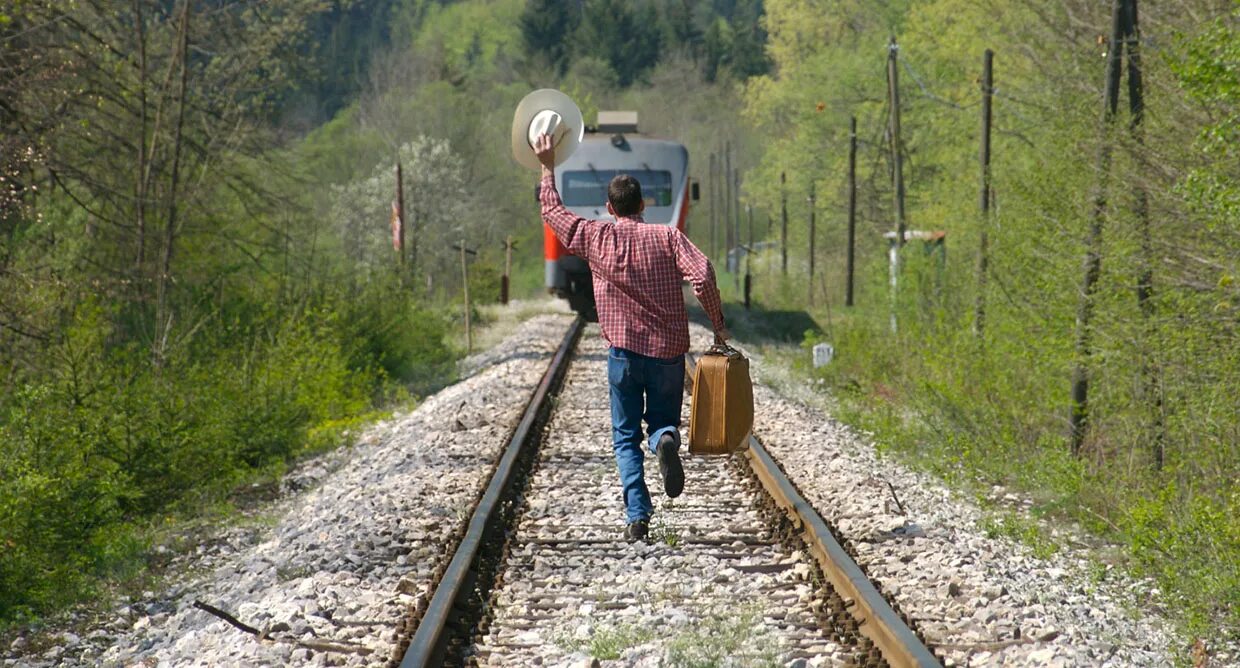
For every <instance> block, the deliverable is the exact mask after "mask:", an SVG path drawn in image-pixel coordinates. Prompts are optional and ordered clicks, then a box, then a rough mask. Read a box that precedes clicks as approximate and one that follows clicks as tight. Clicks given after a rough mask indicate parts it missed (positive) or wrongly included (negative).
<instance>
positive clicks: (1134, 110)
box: [1123, 0, 1167, 471]
mask: <svg viewBox="0 0 1240 668" xmlns="http://www.w3.org/2000/svg"><path fill="white" fill-rule="evenodd" d="M1125 4H1126V5H1127V11H1126V12H1125V13H1124V26H1123V32H1124V48H1125V52H1126V54H1127V61H1128V114H1129V119H1128V129H1129V132H1130V133H1131V135H1132V147H1133V152H1134V154H1135V155H1134V160H1133V162H1134V163H1135V164H1136V165H1138V166H1140V167H1145V166H1146V162H1145V153H1144V148H1145V134H1144V131H1143V129H1142V121H1143V120H1144V119H1145V90H1144V85H1143V83H1142V79H1141V49H1140V47H1141V29H1140V21H1139V20H1138V18H1137V17H1138V13H1137V0H1127V2H1126V3H1125ZM1132 187H1133V200H1134V204H1133V206H1134V208H1135V211H1134V213H1135V214H1136V219H1137V228H1138V230H1139V232H1140V237H1141V259H1140V267H1139V268H1138V272H1137V306H1138V307H1139V308H1140V309H1141V317H1142V319H1143V320H1144V321H1145V322H1144V325H1145V327H1144V330H1145V335H1144V338H1145V340H1146V341H1147V342H1149V341H1151V340H1152V338H1153V334H1154V327H1155V326H1154V324H1153V316H1154V302H1153V300H1152V299H1151V298H1152V297H1153V296H1154V246H1153V241H1152V239H1151V237H1150V210H1149V194H1148V193H1147V192H1146V190H1145V186H1144V184H1142V183H1141V182H1140V180H1137V181H1135V182H1134V183H1133V186H1132ZM1141 375H1142V377H1143V379H1144V393H1145V401H1146V403H1147V404H1148V405H1149V407H1150V414H1151V415H1150V417H1151V420H1150V422H1151V424H1150V427H1151V429H1150V432H1151V433H1150V449H1151V453H1150V454H1151V459H1152V461H1153V465H1154V469H1155V470H1159V471H1160V470H1162V467H1163V462H1164V460H1165V458H1166V440H1167V433H1166V425H1165V422H1164V420H1163V400H1162V376H1161V373H1160V371H1159V370H1158V364H1157V363H1156V362H1155V359H1154V351H1153V350H1147V351H1145V352H1144V353H1143V354H1142V361H1141Z"/></svg>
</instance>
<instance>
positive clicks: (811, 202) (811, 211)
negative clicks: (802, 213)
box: [809, 181, 815, 306]
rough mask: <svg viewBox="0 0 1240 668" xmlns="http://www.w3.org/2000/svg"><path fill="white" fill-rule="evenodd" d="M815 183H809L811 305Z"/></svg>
mask: <svg viewBox="0 0 1240 668" xmlns="http://www.w3.org/2000/svg"><path fill="white" fill-rule="evenodd" d="M814 201H815V197H814V182H813V181H810V182H809V305H810V306H813V305H814V208H815V207H814Z"/></svg>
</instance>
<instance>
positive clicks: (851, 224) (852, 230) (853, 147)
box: [844, 116, 857, 306]
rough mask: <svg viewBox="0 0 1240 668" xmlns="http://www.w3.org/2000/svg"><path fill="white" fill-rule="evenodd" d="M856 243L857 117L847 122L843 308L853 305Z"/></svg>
mask: <svg viewBox="0 0 1240 668" xmlns="http://www.w3.org/2000/svg"><path fill="white" fill-rule="evenodd" d="M856 242H857V117H856V116H853V117H852V118H850V119H849V121H848V266H847V273H848V277H847V283H846V285H847V287H846V289H845V294H844V304H845V306H852V305H853V251H854V249H855V248H856Z"/></svg>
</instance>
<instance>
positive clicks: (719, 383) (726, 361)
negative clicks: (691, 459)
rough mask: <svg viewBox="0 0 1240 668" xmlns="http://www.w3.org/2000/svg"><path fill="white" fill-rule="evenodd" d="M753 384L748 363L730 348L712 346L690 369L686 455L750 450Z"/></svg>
mask: <svg viewBox="0 0 1240 668" xmlns="http://www.w3.org/2000/svg"><path fill="white" fill-rule="evenodd" d="M752 429H753V383H752V382H751V381H750V380H749V360H748V359H745V356H744V355H742V354H741V353H740V351H739V350H736V349H735V348H732V347H731V346H726V345H724V346H712V347H711V349H710V350H708V351H707V352H706V354H705V355H702V358H701V359H699V360H698V363H697V367H696V368H695V369H694V370H693V399H692V400H691V401H690V403H689V453H690V454H694V455H730V454H732V453H734V452H740V451H741V450H744V449H746V448H748V447H749V433H750V431H751V430H752Z"/></svg>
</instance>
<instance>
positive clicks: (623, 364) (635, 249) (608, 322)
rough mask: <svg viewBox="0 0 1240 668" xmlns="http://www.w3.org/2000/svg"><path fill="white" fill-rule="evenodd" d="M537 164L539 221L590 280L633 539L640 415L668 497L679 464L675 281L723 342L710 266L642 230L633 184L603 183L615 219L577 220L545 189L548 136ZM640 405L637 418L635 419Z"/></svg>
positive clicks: (679, 243) (641, 475)
mask: <svg viewBox="0 0 1240 668" xmlns="http://www.w3.org/2000/svg"><path fill="white" fill-rule="evenodd" d="M534 152H535V154H536V155H537V156H538V161H539V162H540V163H541V164H542V182H541V184H540V187H539V201H541V202H542V218H543V221H544V222H546V223H547V225H549V226H550V227H551V229H552V230H554V231H555V236H556V237H557V238H559V240H560V243H562V244H564V247H565V248H567V249H568V251H569V252H570V253H572V254H574V255H576V256H578V257H581V258H584V259H585V260H586V261H587V262H588V263H589V264H590V271H591V273H592V274H593V276H594V298H595V301H596V306H597V308H598V322H599V327H600V329H602V331H603V338H604V339H606V340H607V342H608V343H610V344H611V350H610V351H609V352H608V355H607V382H608V384H609V385H610V386H611V432H612V446H613V448H614V449H615V452H616V464H617V465H618V467H619V469H620V484H621V486H622V488H623V493H624V503H625V507H626V511H627V521H628V526H627V527H626V529H625V535H626V536H627V537H628V539H629V540H642V539H644V538H645V537H646V534H647V532H648V531H649V529H650V516H651V514H652V513H653V512H654V506H653V505H652V504H651V502H650V491H649V490H648V489H647V488H646V479H645V471H644V466H643V464H644V461H645V454H644V453H643V451H642V425H641V423H642V419H643V417H644V418H645V420H646V433H647V434H648V437H647V439H646V440H647V446H648V447H649V448H650V452H651V453H652V454H653V455H654V456H655V457H656V458H657V459H658V462H659V474H660V475H661V476H662V477H663V489H664V491H665V492H666V493H667V495H668V496H669V497H672V498H676V497H677V496H680V493H681V491H683V490H684V485H685V473H684V468H683V467H682V466H681V463H680V454H679V452H678V451H679V449H680V431H679V429H680V404H681V395H682V392H683V391H684V377H685V353H686V352H688V350H689V314H688V312H687V311H686V310H685V300H684V296H683V295H682V294H681V291H680V286H681V280H682V279H683V280H687V281H689V283H690V284H691V285H692V286H693V294H694V295H696V296H697V299H698V301H699V302H701V304H702V308H703V309H705V310H706V314H707V315H709V316H710V321H711V324H712V325H713V326H714V330H715V341H716V342H717V343H722V342H723V341H725V340H727V339H728V338H729V334H728V331H727V328H726V327H725V326H724V322H723V310H722V307H721V305H720V299H719V288H718V286H717V285H716V284H715V270H714V269H713V268H712V267H711V264H710V260H709V259H707V258H706V256H705V255H704V254H703V253H702V251H700V250H698V248H697V246H694V245H693V242H691V241H689V238H688V237H686V236H685V235H684V234H683V233H681V231H680V230H678V229H676V228H675V227H672V226H670V225H647V224H645V223H644V221H643V220H642V215H641V214H642V211H643V210H644V209H645V208H646V202H645V200H644V199H643V198H642V187H641V184H639V183H638V182H637V180H636V179H634V178H633V177H631V176H628V175H626V174H618V175H617V176H616V177H615V178H613V179H612V180H611V183H610V184H608V186H607V212H608V213H609V214H611V215H612V216H613V217H614V218H615V221H614V222H613V221H605V220H586V219H584V218H581V217H578V216H577V215H575V214H573V213H572V212H571V211H569V210H568V209H566V208H565V207H564V203H563V202H562V201H561V199H560V193H559V192H557V191H556V188H555V145H554V143H553V141H552V138H551V136H550V135H542V136H540V137H539V138H538V139H537V141H536V142H535V143H534ZM643 404H644V414H643Z"/></svg>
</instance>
